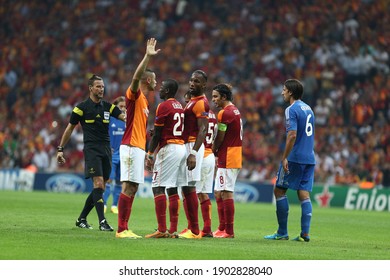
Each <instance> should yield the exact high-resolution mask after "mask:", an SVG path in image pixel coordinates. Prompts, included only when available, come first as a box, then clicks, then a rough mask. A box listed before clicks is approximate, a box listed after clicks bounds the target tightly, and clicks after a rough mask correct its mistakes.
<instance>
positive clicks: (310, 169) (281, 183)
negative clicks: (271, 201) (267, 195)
mask: <svg viewBox="0 0 390 280" xmlns="http://www.w3.org/2000/svg"><path fill="white" fill-rule="evenodd" d="M314 166H315V165H314V164H300V163H296V162H288V169H289V172H288V173H287V174H286V173H285V172H284V169H283V166H282V164H280V165H279V170H278V174H277V175H276V183H275V186H276V187H279V188H283V189H291V190H296V191H297V190H304V191H308V192H311V191H312V189H313V183H314Z"/></svg>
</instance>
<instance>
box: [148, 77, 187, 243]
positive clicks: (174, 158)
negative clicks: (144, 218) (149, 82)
mask: <svg viewBox="0 0 390 280" xmlns="http://www.w3.org/2000/svg"><path fill="white" fill-rule="evenodd" d="M178 88H179V85H178V83H177V82H176V81H175V80H173V79H167V80H165V81H163V82H162V85H161V88H160V98H161V99H163V100H164V101H163V102H162V103H160V104H159V105H158V107H157V110H156V118H155V123H154V131H153V137H152V140H151V141H150V145H149V151H148V155H147V161H146V166H147V168H148V169H149V170H153V178H152V187H153V194H154V203H155V211H156V217H157V223H158V229H157V231H156V232H154V233H151V234H148V235H146V236H145V237H146V238H170V237H172V238H173V237H177V234H176V231H177V223H178V218H179V201H180V198H179V195H178V192H177V187H178V186H183V185H187V184H188V182H187V171H186V158H187V157H186V148H185V146H184V140H183V136H182V134H183V127H184V110H183V107H182V106H181V104H180V102H178V101H177V100H176V99H175V96H176V93H177V90H178ZM157 147H159V149H158V152H157V155H156V158H154V154H155V153H156V149H157ZM165 190H166V191H167V194H168V198H169V215H170V228H169V230H168V231H167V224H166V208H167V198H166V195H165Z"/></svg>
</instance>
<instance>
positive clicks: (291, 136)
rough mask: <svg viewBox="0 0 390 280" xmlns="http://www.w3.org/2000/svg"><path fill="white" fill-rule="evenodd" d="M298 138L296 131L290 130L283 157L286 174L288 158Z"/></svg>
mask: <svg viewBox="0 0 390 280" xmlns="http://www.w3.org/2000/svg"><path fill="white" fill-rule="evenodd" d="M296 138H297V132H296V131H295V130H290V131H289V132H288V133H287V138H286V148H285V149H284V153H283V157H282V165H283V169H284V171H285V172H288V161H287V157H288V155H289V154H290V152H291V150H292V148H293V147H294V143H295V139H296Z"/></svg>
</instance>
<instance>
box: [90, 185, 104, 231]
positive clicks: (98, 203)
mask: <svg viewBox="0 0 390 280" xmlns="http://www.w3.org/2000/svg"><path fill="white" fill-rule="evenodd" d="M103 192H104V191H103V189H93V191H92V198H93V204H94V205H95V209H96V213H97V215H98V218H99V223H100V222H101V221H103V220H104V219H105V217H104V201H103Z"/></svg>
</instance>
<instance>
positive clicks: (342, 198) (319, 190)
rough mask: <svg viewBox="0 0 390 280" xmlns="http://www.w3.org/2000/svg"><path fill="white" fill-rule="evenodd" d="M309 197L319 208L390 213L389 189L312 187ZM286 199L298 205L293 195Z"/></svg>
mask: <svg viewBox="0 0 390 280" xmlns="http://www.w3.org/2000/svg"><path fill="white" fill-rule="evenodd" d="M311 197H312V200H313V201H316V202H317V204H318V206H320V207H343V208H345V209H347V210H369V211H390V190H389V189H376V188H373V189H361V188H358V187H348V186H326V185H317V186H314V187H313V192H312V195H311ZM288 198H289V201H290V202H291V203H299V201H298V199H297V198H296V196H295V195H289V197H288Z"/></svg>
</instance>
